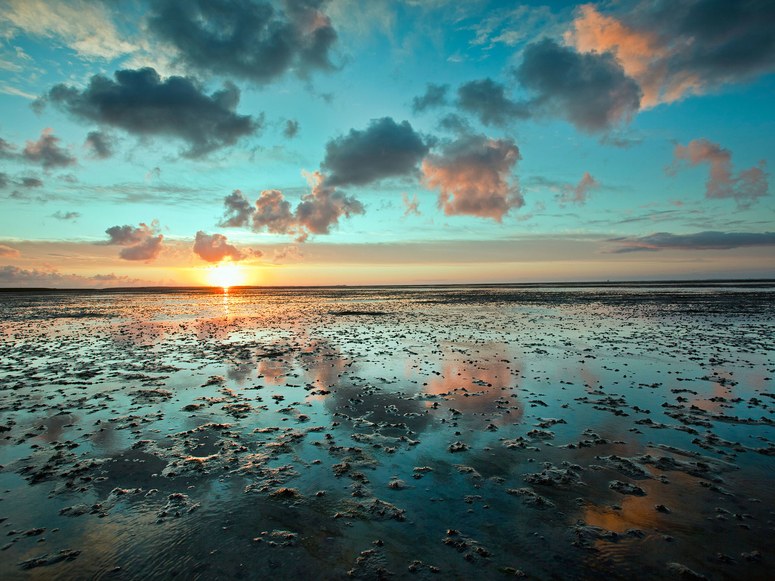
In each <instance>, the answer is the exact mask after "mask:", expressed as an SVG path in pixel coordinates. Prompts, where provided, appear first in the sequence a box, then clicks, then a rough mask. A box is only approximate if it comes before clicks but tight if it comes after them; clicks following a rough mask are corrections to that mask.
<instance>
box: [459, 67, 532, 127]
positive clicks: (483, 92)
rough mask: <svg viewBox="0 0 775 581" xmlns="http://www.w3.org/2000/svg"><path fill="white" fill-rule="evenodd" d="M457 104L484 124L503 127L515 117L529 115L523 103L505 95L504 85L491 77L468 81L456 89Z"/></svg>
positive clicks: (521, 117)
mask: <svg viewBox="0 0 775 581" xmlns="http://www.w3.org/2000/svg"><path fill="white" fill-rule="evenodd" d="M457 97H458V100H457V104H458V107H460V108H461V109H462V110H463V111H466V112H468V113H473V114H474V115H476V116H477V117H478V118H479V120H480V121H481V122H482V123H484V124H485V125H492V126H495V127H504V126H506V125H509V124H511V123H512V122H514V120H515V119H526V118H528V117H530V110H529V108H528V106H527V105H526V104H525V103H517V102H515V101H512V100H510V99H509V98H508V97H506V87H504V86H503V85H501V84H500V83H496V82H495V81H493V80H492V79H481V80H478V81H470V82H468V83H465V84H463V85H461V86H460V87H459V88H458V90H457Z"/></svg>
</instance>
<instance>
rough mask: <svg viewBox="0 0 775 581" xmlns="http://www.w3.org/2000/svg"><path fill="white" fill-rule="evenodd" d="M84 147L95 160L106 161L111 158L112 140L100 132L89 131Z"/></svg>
mask: <svg viewBox="0 0 775 581" xmlns="http://www.w3.org/2000/svg"><path fill="white" fill-rule="evenodd" d="M84 145H85V146H86V147H88V148H89V149H90V150H91V152H92V155H93V156H94V157H96V158H97V159H108V158H109V157H112V156H113V138H112V137H111V136H110V135H108V134H107V133H104V132H102V131H90V132H89V134H88V135H87V136H86V141H85V142H84Z"/></svg>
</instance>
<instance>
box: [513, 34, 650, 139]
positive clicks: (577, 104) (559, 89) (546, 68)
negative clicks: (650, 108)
mask: <svg viewBox="0 0 775 581" xmlns="http://www.w3.org/2000/svg"><path fill="white" fill-rule="evenodd" d="M523 55H524V56H523V60H522V63H521V64H520V65H519V67H518V68H517V69H516V71H515V73H516V76H517V79H518V80H519V81H520V83H522V85H524V86H525V87H526V88H527V89H529V90H531V91H533V92H534V93H535V98H534V99H533V100H532V101H531V102H530V106H531V108H534V109H535V110H537V111H540V112H544V113H547V114H550V115H559V116H561V117H564V118H566V119H567V120H568V121H570V122H571V123H572V124H573V125H575V126H576V127H577V128H579V129H581V130H582V131H586V132H588V133H594V132H605V131H608V130H610V129H612V128H613V127H615V126H617V125H618V124H620V123H623V122H626V121H629V119H630V118H631V117H632V116H633V115H634V114H635V113H637V111H638V109H639V108H640V97H641V90H640V87H639V86H638V84H637V83H636V82H635V81H634V80H633V79H632V78H630V77H628V76H627V75H626V74H625V72H624V69H622V66H621V64H619V62H618V61H617V60H616V58H615V57H614V55H612V54H611V53H578V52H576V51H575V50H574V49H572V48H568V47H563V46H560V45H558V44H557V43H556V42H554V41H552V40H550V39H544V40H542V41H539V42H536V43H532V44H529V45H528V46H527V47H526V48H525V51H524V53H523Z"/></svg>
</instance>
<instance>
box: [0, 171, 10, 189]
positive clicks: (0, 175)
mask: <svg viewBox="0 0 775 581" xmlns="http://www.w3.org/2000/svg"><path fill="white" fill-rule="evenodd" d="M9 183H10V180H9V179H8V174H7V173H5V172H0V188H4V187H6V186H7V185H8V184H9Z"/></svg>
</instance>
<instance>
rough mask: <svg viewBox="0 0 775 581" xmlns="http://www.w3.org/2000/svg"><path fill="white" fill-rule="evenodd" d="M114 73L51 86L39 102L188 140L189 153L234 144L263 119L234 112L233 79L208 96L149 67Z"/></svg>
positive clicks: (236, 91) (145, 132) (237, 96)
mask: <svg viewBox="0 0 775 581" xmlns="http://www.w3.org/2000/svg"><path fill="white" fill-rule="evenodd" d="M114 76H115V80H112V79H109V78H107V77H104V76H102V75H94V76H93V77H92V78H91V80H90V81H89V84H88V86H87V87H86V88H85V89H84V90H82V91H81V90H79V89H77V88H75V87H71V86H68V85H64V84H59V85H55V86H54V87H53V88H52V89H51V90H50V91H49V92H48V93H47V94H46V95H45V96H44V97H42V98H41V100H40V102H41V103H45V102H51V103H54V104H55V105H56V106H57V107H59V108H61V109H63V110H65V111H67V112H69V113H70V114H71V115H73V116H74V117H77V118H79V119H83V120H88V121H96V122H98V123H102V124H104V125H109V126H112V127H118V128H120V129H123V130H125V131H127V132H129V133H132V134H135V135H139V136H164V137H175V138H178V139H181V140H183V141H185V142H186V143H187V144H188V149H187V150H185V151H184V155H186V156H187V157H199V156H202V155H205V154H207V153H209V152H212V151H214V150H216V149H220V148H222V147H227V146H230V145H234V144H235V143H236V142H237V141H238V140H239V139H240V138H242V137H245V136H247V135H251V134H253V133H255V132H256V130H257V129H258V128H259V127H260V124H261V122H262V120H261V119H259V120H256V119H254V118H253V117H252V116H250V115H238V114H237V113H236V112H235V110H236V108H237V105H238V104H239V99H240V92H239V89H238V88H237V87H236V86H234V85H233V84H231V83H226V84H225V85H224V88H223V89H222V90H220V91H216V92H215V93H213V94H212V95H207V94H206V93H205V92H204V90H203V88H202V86H201V85H200V84H199V82H198V81H197V80H196V79H193V78H189V77H176V76H173V77H169V78H167V79H165V80H162V79H161V78H160V77H159V74H158V73H157V72H156V71H155V70H154V69H152V68H143V69H138V70H121V71H117V72H116V73H115V75H114Z"/></svg>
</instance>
